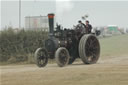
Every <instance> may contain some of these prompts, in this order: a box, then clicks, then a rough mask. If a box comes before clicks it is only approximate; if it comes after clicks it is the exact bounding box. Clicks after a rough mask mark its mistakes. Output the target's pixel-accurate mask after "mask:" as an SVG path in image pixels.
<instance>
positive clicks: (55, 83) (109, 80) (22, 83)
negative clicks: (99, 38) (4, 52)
mask: <svg viewBox="0 0 128 85" xmlns="http://www.w3.org/2000/svg"><path fill="white" fill-rule="evenodd" d="M0 69H1V74H0V75H1V79H0V85H128V56H121V57H109V58H102V59H100V60H99V61H98V63H97V64H93V65H84V64H83V63H82V62H76V63H74V64H73V65H68V66H66V67H63V68H60V67H58V66H57V65H56V64H48V65H47V66H46V67H45V68H38V67H37V66H36V65H15V66H12V65H10V66H1V67H0Z"/></svg>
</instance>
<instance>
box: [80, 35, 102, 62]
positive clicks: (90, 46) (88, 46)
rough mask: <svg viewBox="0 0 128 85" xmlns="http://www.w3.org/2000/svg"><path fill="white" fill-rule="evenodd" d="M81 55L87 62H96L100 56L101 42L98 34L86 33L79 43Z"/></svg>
mask: <svg viewBox="0 0 128 85" xmlns="http://www.w3.org/2000/svg"><path fill="white" fill-rule="evenodd" d="M79 55H80V58H81V59H82V61H83V62H84V63H85V64H94V63H96V62H97V61H98V59H99V56H100V44H99V41H98V39H97V38H96V36H94V35H92V34H88V35H84V36H83V37H82V38H81V40H80V43H79Z"/></svg>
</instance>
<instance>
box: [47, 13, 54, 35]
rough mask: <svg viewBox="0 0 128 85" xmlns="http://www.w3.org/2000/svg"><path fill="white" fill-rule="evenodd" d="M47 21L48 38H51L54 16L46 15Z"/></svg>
mask: <svg viewBox="0 0 128 85" xmlns="http://www.w3.org/2000/svg"><path fill="white" fill-rule="evenodd" d="M48 21H49V36H50V37H52V36H53V35H54V14H48Z"/></svg>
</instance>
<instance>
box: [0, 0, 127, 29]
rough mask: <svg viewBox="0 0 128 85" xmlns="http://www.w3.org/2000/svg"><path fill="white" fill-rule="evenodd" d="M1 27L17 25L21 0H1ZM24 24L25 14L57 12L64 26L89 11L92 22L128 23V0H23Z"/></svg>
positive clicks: (99, 24)
mask: <svg viewBox="0 0 128 85" xmlns="http://www.w3.org/2000/svg"><path fill="white" fill-rule="evenodd" d="M0 7H1V13H0V15H1V28H3V27H5V26H9V25H11V26H13V27H15V28H16V27H18V25H19V22H18V21H19V2H18V1H1V6H0ZM21 9H22V10H21V26H22V27H24V26H25V16H40V15H42V16H46V15H47V14H48V13H55V14H56V22H58V23H60V24H62V25H63V27H68V28H70V27H72V26H73V25H75V24H77V21H78V20H80V19H81V16H83V15H85V14H88V15H89V18H88V20H89V21H90V23H91V24H92V25H93V26H107V25H118V26H119V27H128V1H95V0H94V1H80V0H75V1H73V0H66V1H63V2H61V1H58V0H57V1H56V0H49V1H44V0H43V1H40V0H29V1H22V0H21Z"/></svg>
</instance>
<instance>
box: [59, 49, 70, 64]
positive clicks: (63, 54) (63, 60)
mask: <svg viewBox="0 0 128 85" xmlns="http://www.w3.org/2000/svg"><path fill="white" fill-rule="evenodd" d="M67 56H68V54H67V52H66V50H64V49H63V50H61V51H60V53H59V61H60V62H61V63H62V64H63V65H64V64H65V63H66V62H67V59H68V58H67Z"/></svg>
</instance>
